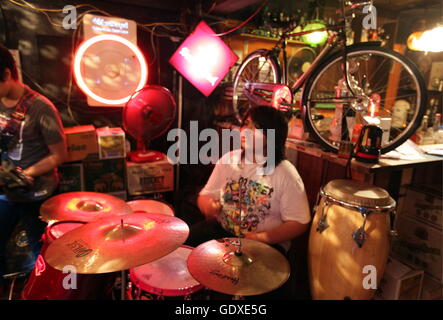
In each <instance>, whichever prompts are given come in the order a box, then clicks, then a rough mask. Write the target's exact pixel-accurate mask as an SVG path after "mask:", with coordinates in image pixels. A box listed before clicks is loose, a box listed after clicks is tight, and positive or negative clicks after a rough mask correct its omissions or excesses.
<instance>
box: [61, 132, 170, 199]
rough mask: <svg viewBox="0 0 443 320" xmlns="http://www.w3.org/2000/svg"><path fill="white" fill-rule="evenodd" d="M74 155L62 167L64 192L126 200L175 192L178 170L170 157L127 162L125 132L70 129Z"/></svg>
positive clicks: (70, 145)
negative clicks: (149, 160)
mask: <svg viewBox="0 0 443 320" xmlns="http://www.w3.org/2000/svg"><path fill="white" fill-rule="evenodd" d="M65 132H67V136H68V145H69V148H70V151H69V152H70V156H69V159H68V161H69V162H71V161H77V162H71V163H68V164H63V165H62V166H60V173H61V180H60V192H72V191H91V192H100V193H107V194H111V195H114V196H116V197H119V198H122V199H124V200H126V196H127V193H128V194H129V195H133V196H134V195H143V194H151V193H161V192H168V191H172V190H173V189H174V171H173V166H172V164H170V163H169V161H168V159H167V157H166V155H165V157H164V159H163V160H160V161H154V162H145V163H134V162H129V161H128V162H127V161H126V151H127V150H126V140H125V132H124V131H123V130H122V129H121V128H109V127H104V128H99V129H97V130H95V129H94V127H93V126H80V127H74V128H68V129H67V130H66V131H65Z"/></svg>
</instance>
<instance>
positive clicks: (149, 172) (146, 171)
mask: <svg viewBox="0 0 443 320" xmlns="http://www.w3.org/2000/svg"><path fill="white" fill-rule="evenodd" d="M126 173H127V179H128V193H129V194H130V195H139V194H149V193H156V192H167V191H172V190H173V189H174V171H173V166H172V164H170V163H169V161H168V160H167V159H164V160H160V161H155V162H146V163H135V162H129V161H128V162H127V164H126Z"/></svg>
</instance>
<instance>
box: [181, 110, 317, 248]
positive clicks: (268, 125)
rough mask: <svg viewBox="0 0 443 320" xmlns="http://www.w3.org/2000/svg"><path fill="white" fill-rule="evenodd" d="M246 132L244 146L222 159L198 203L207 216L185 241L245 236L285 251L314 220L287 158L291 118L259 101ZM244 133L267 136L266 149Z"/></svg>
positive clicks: (193, 243) (195, 243)
mask: <svg viewBox="0 0 443 320" xmlns="http://www.w3.org/2000/svg"><path fill="white" fill-rule="evenodd" d="M246 129H249V130H246ZM257 129H261V130H257ZM269 129H274V131H273V135H274V136H275V141H272V140H274V139H271V140H269V139H267V134H268V133H269V132H270V131H268V130H269ZM241 132H242V134H241V136H242V140H241V149H238V150H234V151H231V152H228V153H226V154H225V155H224V156H222V157H221V158H220V159H219V160H218V161H217V164H216V165H215V168H214V170H213V172H212V174H211V176H210V178H209V180H208V182H207V184H206V186H205V187H204V188H203V189H202V190H201V192H200V194H199V197H198V200H197V204H198V207H199V209H200V211H201V212H202V213H203V214H204V216H205V218H206V220H205V221H202V222H199V223H197V224H195V225H193V226H191V228H190V234H189V237H188V240H187V241H186V243H187V244H188V245H191V246H198V245H199V244H201V243H204V242H206V241H209V240H212V239H219V238H223V237H234V236H235V237H236V236H242V237H245V238H247V239H252V240H257V241H261V242H264V243H267V244H270V245H272V246H274V247H275V248H277V249H279V250H280V251H281V252H283V253H285V252H287V250H288V249H289V247H290V243H291V240H292V239H294V238H296V237H297V236H300V235H301V234H303V233H304V232H305V231H306V230H307V228H308V224H309V222H310V219H311V217H310V212H309V205H308V200H307V197H306V192H305V188H304V185H303V181H302V179H301V178H300V175H299V174H298V172H297V170H296V169H295V167H294V166H293V165H292V164H291V163H290V162H289V161H288V160H285V159H284V155H285V142H286V138H287V134H288V125H287V122H286V120H285V119H284V117H283V116H282V114H281V113H280V112H279V111H278V110H276V109H274V108H271V107H267V106H258V107H255V108H252V109H251V110H250V111H249V112H248V114H247V115H246V116H245V120H244V121H243V125H242V128H241ZM245 133H248V134H252V135H253V136H254V137H260V136H261V135H264V136H263V139H262V140H263V141H264V144H263V148H257V147H256V146H257V145H258V144H257V143H255V144H254V143H252V141H254V140H253V139H250V136H248V135H247V134H245ZM271 136H272V134H271ZM256 141H260V140H256ZM269 143H271V144H272V145H268V144H269ZM273 147H274V148H273ZM257 151H258V152H257ZM262 151H263V152H262ZM269 151H270V152H269ZM260 155H262V156H261V157H260ZM271 157H273V158H271ZM274 164H275V165H274ZM263 168H265V169H268V171H266V170H263ZM263 171H264V172H263Z"/></svg>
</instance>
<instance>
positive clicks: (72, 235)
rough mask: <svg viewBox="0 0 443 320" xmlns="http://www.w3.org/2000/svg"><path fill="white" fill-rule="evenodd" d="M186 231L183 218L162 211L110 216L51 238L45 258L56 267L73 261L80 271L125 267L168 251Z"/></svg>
mask: <svg viewBox="0 0 443 320" xmlns="http://www.w3.org/2000/svg"><path fill="white" fill-rule="evenodd" d="M188 234H189V228H188V225H187V224H186V223H185V222H184V221H182V220H180V219H178V218H176V217H172V216H167V215H164V214H156V213H132V214H128V215H124V216H109V217H105V218H102V219H100V220H97V221H93V222H89V223H87V224H86V225H84V226H82V227H79V228H76V229H74V230H72V231H70V232H67V233H66V234H64V235H63V236H61V237H60V238H59V239H57V240H55V241H54V242H52V243H51V244H50V245H49V246H48V249H47V251H46V253H45V260H46V261H47V262H48V263H49V264H50V265H51V266H52V267H54V268H55V269H58V270H63V268H64V267H65V266H67V265H72V266H74V267H75V268H76V271H77V273H80V274H83V273H85V274H89V273H107V272H114V271H119V270H127V269H130V268H133V267H136V266H139V265H142V264H145V263H148V262H151V261H154V260H157V259H159V258H161V257H163V256H165V255H167V254H169V253H171V252H172V251H174V250H175V249H177V248H178V247H179V246H180V245H181V244H182V243H183V242H184V241H185V240H186V238H187V237H188Z"/></svg>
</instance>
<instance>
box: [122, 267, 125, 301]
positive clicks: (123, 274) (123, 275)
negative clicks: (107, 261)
mask: <svg viewBox="0 0 443 320" xmlns="http://www.w3.org/2000/svg"><path fill="white" fill-rule="evenodd" d="M121 300H126V270H122V287H121Z"/></svg>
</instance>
